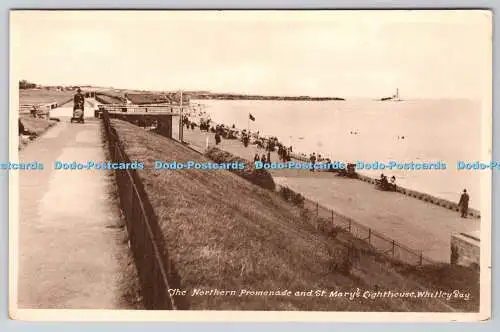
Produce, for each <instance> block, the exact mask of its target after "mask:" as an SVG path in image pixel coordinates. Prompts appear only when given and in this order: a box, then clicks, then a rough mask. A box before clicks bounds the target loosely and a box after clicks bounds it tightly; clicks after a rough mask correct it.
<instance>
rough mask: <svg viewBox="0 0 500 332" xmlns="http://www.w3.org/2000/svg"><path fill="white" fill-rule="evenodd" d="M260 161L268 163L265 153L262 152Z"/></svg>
mask: <svg viewBox="0 0 500 332" xmlns="http://www.w3.org/2000/svg"><path fill="white" fill-rule="evenodd" d="M260 161H262V162H263V163H267V160H266V155H265V154H264V153H263V154H262V157H261V158H260Z"/></svg>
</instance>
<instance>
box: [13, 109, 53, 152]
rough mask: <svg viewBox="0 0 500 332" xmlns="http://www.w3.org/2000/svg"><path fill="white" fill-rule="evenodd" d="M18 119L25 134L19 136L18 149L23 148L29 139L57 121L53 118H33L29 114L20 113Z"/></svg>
mask: <svg viewBox="0 0 500 332" xmlns="http://www.w3.org/2000/svg"><path fill="white" fill-rule="evenodd" d="M19 119H20V121H21V123H22V124H23V126H24V130H25V134H24V135H21V136H19V147H18V148H19V149H22V148H24V147H25V146H26V145H28V144H29V143H30V142H31V141H33V140H34V139H36V138H37V137H38V136H40V135H41V134H43V133H44V132H46V131H47V130H48V129H49V128H50V127H52V126H53V125H55V124H56V123H57V121H54V120H48V119H40V118H34V117H31V116H29V115H26V116H25V115H20V116H19Z"/></svg>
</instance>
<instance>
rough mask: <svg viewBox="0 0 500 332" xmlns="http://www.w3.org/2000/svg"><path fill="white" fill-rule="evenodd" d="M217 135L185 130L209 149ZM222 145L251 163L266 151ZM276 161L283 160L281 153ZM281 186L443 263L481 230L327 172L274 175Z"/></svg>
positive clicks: (445, 212)
mask: <svg viewBox="0 0 500 332" xmlns="http://www.w3.org/2000/svg"><path fill="white" fill-rule="evenodd" d="M213 136H214V134H207V133H205V132H200V131H199V130H195V131H191V130H186V129H185V130H184V139H185V140H186V141H188V142H191V143H192V144H195V145H197V146H199V147H202V148H204V147H205V145H206V138H207V137H208V140H209V144H211V145H215V140H214V137H213ZM219 147H220V148H221V149H223V150H226V151H228V152H231V153H233V154H235V155H238V156H240V157H242V158H245V159H247V160H253V156H254V154H255V153H256V152H259V155H260V154H262V150H259V149H257V147H256V146H254V145H250V146H249V147H248V148H245V147H243V145H242V143H241V142H239V141H237V140H225V139H223V140H222V143H221V144H220V145H219ZM271 160H272V161H277V160H278V157H277V154H276V153H273V154H272V157H271ZM272 174H273V178H274V180H275V182H276V183H278V184H281V185H286V186H288V187H289V188H291V189H293V190H295V191H297V192H300V193H302V194H303V195H304V196H306V197H308V198H311V199H312V200H314V201H317V202H319V203H320V204H321V205H323V206H325V207H327V208H330V209H332V210H335V211H337V212H339V213H341V214H343V215H345V216H348V217H350V218H352V219H354V220H356V221H357V222H359V223H360V224H363V225H365V226H367V227H371V228H373V229H374V230H376V231H378V232H380V233H382V234H384V235H386V236H387V237H389V238H391V239H394V240H396V241H398V242H400V243H402V244H404V245H406V246H408V247H410V248H412V249H415V250H417V251H419V250H422V251H423V253H424V255H425V256H427V257H429V258H431V259H433V260H435V261H442V262H449V260H450V240H451V234H452V233H455V232H471V231H478V230H479V229H480V222H481V221H480V220H479V219H462V218H460V216H459V213H458V212H453V211H450V210H447V209H445V208H443V207H439V206H436V205H433V204H430V203H426V202H423V201H420V200H418V199H415V198H411V197H408V196H405V195H402V194H398V193H393V192H384V191H379V190H376V189H375V186H374V185H371V184H368V183H365V182H362V181H358V180H352V179H346V178H343V177H338V176H335V175H334V174H332V173H326V172H309V171H273V172H272Z"/></svg>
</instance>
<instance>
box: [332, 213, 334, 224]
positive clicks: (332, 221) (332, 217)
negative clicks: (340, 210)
mask: <svg viewBox="0 0 500 332" xmlns="http://www.w3.org/2000/svg"><path fill="white" fill-rule="evenodd" d="M333 224H334V222H333V210H332V225H333Z"/></svg>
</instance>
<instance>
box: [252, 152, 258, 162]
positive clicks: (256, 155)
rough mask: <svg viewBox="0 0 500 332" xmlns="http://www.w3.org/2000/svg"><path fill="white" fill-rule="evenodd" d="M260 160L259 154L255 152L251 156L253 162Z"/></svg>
mask: <svg viewBox="0 0 500 332" xmlns="http://www.w3.org/2000/svg"><path fill="white" fill-rule="evenodd" d="M256 161H260V157H259V154H258V153H256V154H255V156H254V157H253V162H256Z"/></svg>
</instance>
